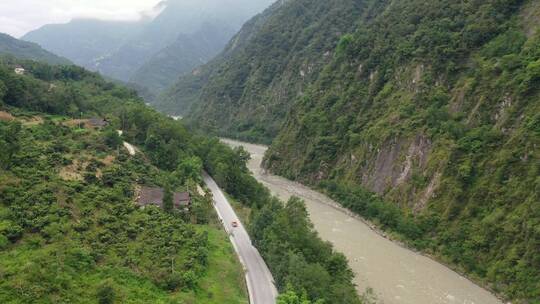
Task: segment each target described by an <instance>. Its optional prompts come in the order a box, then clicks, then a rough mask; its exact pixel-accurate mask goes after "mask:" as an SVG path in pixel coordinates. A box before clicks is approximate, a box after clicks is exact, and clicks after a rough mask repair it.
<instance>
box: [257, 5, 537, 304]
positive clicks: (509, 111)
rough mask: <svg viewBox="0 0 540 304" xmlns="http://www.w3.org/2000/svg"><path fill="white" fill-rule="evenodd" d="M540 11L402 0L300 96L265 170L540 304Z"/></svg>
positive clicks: (355, 37) (345, 45) (344, 44)
mask: <svg viewBox="0 0 540 304" xmlns="http://www.w3.org/2000/svg"><path fill="white" fill-rule="evenodd" d="M538 7H539V5H538V3H537V1H510V0H508V1H482V2H481V3H480V2H478V1H462V2H459V3H457V2H454V1H445V0H437V1H430V2H429V3H427V4H426V3H425V2H424V1H406V2H404V1H390V2H389V3H388V5H387V6H386V8H385V10H384V11H382V12H381V13H380V14H379V15H378V16H377V17H376V18H374V20H373V21H372V22H364V23H361V25H360V26H359V27H358V29H357V30H356V32H355V33H354V34H352V35H345V36H343V37H342V39H341V41H340V43H339V44H338V47H337V48H336V52H335V54H333V55H332V61H331V63H329V64H328V65H327V66H326V67H325V68H324V70H323V71H322V72H321V73H320V74H319V75H318V77H317V80H315V81H314V83H313V85H312V86H310V87H309V88H307V89H306V90H305V94H304V95H303V96H301V97H299V98H297V99H296V100H295V102H294V106H293V107H292V108H291V111H290V113H289V115H288V116H287V119H286V121H285V124H284V126H283V128H282V129H281V131H280V133H279V135H278V136H277V137H276V139H275V140H274V141H273V144H272V146H271V148H270V149H269V151H268V153H267V155H266V159H265V165H266V166H267V167H268V168H269V169H270V170H272V171H273V172H275V173H278V174H281V175H285V176H287V177H290V178H293V179H297V180H300V181H303V182H305V183H308V184H311V185H313V186H316V187H320V188H321V189H323V190H325V191H327V192H328V193H329V194H330V195H332V196H334V197H335V198H336V199H338V201H340V202H342V203H343V204H344V205H345V206H347V207H349V208H350V209H352V210H354V211H356V212H359V213H360V214H362V215H364V216H365V217H367V218H369V219H371V220H373V221H375V222H377V223H379V224H381V226H383V227H385V228H387V229H389V230H392V231H394V232H396V233H397V234H398V235H400V236H401V237H403V238H404V239H405V240H407V241H408V242H410V243H411V244H413V245H415V246H417V247H419V248H421V249H424V250H428V251H430V252H433V253H435V254H437V255H439V256H440V257H441V258H442V259H444V260H446V261H448V262H449V263H451V264H455V265H458V266H457V267H459V268H460V269H461V270H464V271H466V272H468V273H470V274H471V275H472V276H473V277H475V278H478V279H479V280H483V281H485V282H488V283H489V284H490V286H491V287H492V288H493V289H495V290H496V291H501V292H504V293H505V294H506V295H507V296H508V297H509V298H513V299H517V300H518V302H519V301H521V302H523V303H530V302H531V301H532V303H534V301H537V300H538V299H539V298H540V285H539V284H540V283H538V282H540V271H539V269H540V257H539V255H538V252H540V230H538V227H540V226H539V225H540V213H539V212H540V211H539V210H540V179H539V178H538V176H540V114H539V113H540V90H539V89H538V86H539V85H540V68H539V67H540V33H539V31H538V26H539V24H540V22H539V19H538V12H539V9H538ZM372 193H375V194H376V195H375V196H374V195H372ZM396 206H397V207H398V208H396Z"/></svg>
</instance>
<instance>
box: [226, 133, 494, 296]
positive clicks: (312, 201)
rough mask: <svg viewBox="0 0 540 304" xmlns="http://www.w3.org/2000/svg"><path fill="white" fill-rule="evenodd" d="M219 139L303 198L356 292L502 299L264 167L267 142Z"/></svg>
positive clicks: (274, 183)
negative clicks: (345, 262) (346, 269)
mask: <svg viewBox="0 0 540 304" xmlns="http://www.w3.org/2000/svg"><path fill="white" fill-rule="evenodd" d="M222 141H223V142H224V143H226V144H229V145H230V146H233V147H237V146H243V147H244V148H245V149H246V150H247V151H248V152H249V153H250V154H251V160H250V162H249V164H248V166H249V169H250V170H251V172H252V173H253V175H254V177H255V178H256V179H257V180H258V181H259V182H261V183H262V184H264V185H265V186H266V187H268V188H269V189H270V191H271V192H272V194H274V195H276V196H278V197H279V198H281V199H282V200H287V199H289V197H291V196H293V195H294V196H297V197H300V198H301V199H303V200H304V201H305V202H306V207H307V209H308V212H309V215H310V219H311V221H312V222H313V225H314V228H315V229H316V230H317V232H318V233H319V235H320V236H321V238H323V239H324V240H326V241H329V242H331V243H332V244H333V245H334V247H335V248H336V250H338V251H339V252H342V253H343V254H345V256H346V257H347V259H348V260H349V265H350V267H351V269H352V270H353V271H354V273H355V275H356V277H355V283H356V285H357V289H358V292H359V293H363V292H364V291H365V290H366V288H368V287H370V288H373V290H374V292H375V295H376V296H377V300H378V301H377V303H380V304H382V303H384V304H502V302H501V301H500V300H499V299H497V298H496V297H495V296H493V295H492V294H491V293H490V292H488V291H487V290H485V289H483V288H481V287H479V286H478V285H476V284H474V283H473V282H471V281H469V280H468V279H466V278H464V277H463V276H460V275H459V274H458V273H456V272H454V271H452V270H451V269H449V268H448V267H446V266H444V265H442V264H440V263H437V262H436V261H434V260H432V259H430V258H428V257H426V256H423V255H421V254H418V253H416V252H413V251H411V250H408V249H406V248H404V247H402V246H400V245H398V244H396V243H394V242H392V241H390V240H388V239H386V238H384V237H382V236H381V235H379V234H378V233H376V232H375V231H373V230H372V229H371V228H370V227H369V226H368V225H367V224H366V223H364V222H363V221H362V220H361V219H360V218H359V217H357V216H355V215H354V214H352V213H350V212H349V211H347V210H345V209H343V208H341V207H339V205H338V204H337V203H336V202H334V201H332V200H331V199H330V198H328V197H327V196H325V195H323V194H321V193H318V192H316V191H313V190H311V189H309V188H308V187H305V186H303V185H301V184H299V183H295V182H292V181H290V180H287V179H285V178H282V177H279V176H275V175H271V174H267V173H265V172H264V171H263V170H262V169H261V167H260V165H261V161H262V158H263V156H264V153H265V151H266V149H267V147H265V146H260V145H253V144H248V143H243V142H238V141H232V140H227V139H223V140H222ZM336 304H337V303H336Z"/></svg>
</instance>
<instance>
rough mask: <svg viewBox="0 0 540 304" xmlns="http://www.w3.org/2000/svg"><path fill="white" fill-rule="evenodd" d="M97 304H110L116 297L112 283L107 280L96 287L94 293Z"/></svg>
mask: <svg viewBox="0 0 540 304" xmlns="http://www.w3.org/2000/svg"><path fill="white" fill-rule="evenodd" d="M96 296H97V300H98V303H99V304H112V303H114V299H115V297H116V295H115V292H114V288H113V286H112V282H111V281H109V280H107V281H105V282H103V283H101V285H100V286H99V287H98V289H97V292H96Z"/></svg>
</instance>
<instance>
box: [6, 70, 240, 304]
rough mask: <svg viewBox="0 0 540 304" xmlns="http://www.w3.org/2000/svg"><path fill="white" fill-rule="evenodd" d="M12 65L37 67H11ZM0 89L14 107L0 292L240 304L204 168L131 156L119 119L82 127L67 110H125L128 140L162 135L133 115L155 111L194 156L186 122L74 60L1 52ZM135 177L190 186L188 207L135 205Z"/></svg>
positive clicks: (44, 299)
mask: <svg viewBox="0 0 540 304" xmlns="http://www.w3.org/2000/svg"><path fill="white" fill-rule="evenodd" d="M12 64H20V65H22V66H24V67H25V68H26V69H27V71H28V73H29V74H30V75H32V76H30V75H27V76H20V75H15V74H14V73H13V72H12V70H11V68H9V67H10V66H11V65H12ZM0 88H2V90H0V92H1V94H0V100H2V101H3V103H2V104H0V105H1V106H2V108H3V109H4V110H8V111H10V112H11V114H12V115H11V117H10V118H9V119H5V118H6V117H8V116H7V115H3V117H4V119H1V120H0V147H1V149H0V160H1V161H0V269H1V271H0V302H2V303H30V302H36V301H38V302H39V303H58V302H59V301H62V302H70V303H150V302H152V303H178V302H181V303H198V302H204V303H231V304H233V303H234V304H236V303H247V293H246V291H245V289H244V287H243V286H244V283H243V273H242V268H241V266H240V264H239V262H238V261H237V258H236V256H235V254H234V251H233V249H232V246H231V245H230V244H229V241H228V238H227V236H226V235H225V234H224V233H223V232H222V231H221V229H220V227H219V226H218V224H217V220H215V219H214V218H215V216H214V215H213V213H212V211H211V210H212V209H211V203H210V199H209V198H204V197H201V196H198V195H197V192H196V191H194V183H195V182H197V181H198V180H197V178H199V176H198V175H197V174H199V172H198V171H195V172H194V174H195V175H194V176H193V175H192V176H193V177H191V176H190V175H189V174H187V173H189V172H186V170H183V171H180V168H184V167H185V165H184V166H181V165H180V164H179V165H178V168H179V169H175V170H174V171H172V173H171V171H170V170H171V169H169V168H167V167H165V166H163V165H161V164H160V163H159V162H158V158H156V157H155V156H154V155H152V154H147V155H146V156H145V155H143V154H138V155H136V156H129V155H128V153H127V151H124V150H123V148H121V143H122V139H121V138H120V137H119V136H118V135H117V132H116V130H115V129H114V128H112V127H111V128H107V129H104V130H102V131H100V130H92V129H81V128H80V127H79V124H78V123H74V122H73V120H72V119H71V118H70V115H71V114H77V117H78V116H79V115H80V113H81V112H82V113H84V115H100V114H101V115H103V114H104V112H101V111H106V112H107V113H111V114H110V115H112V116H111V117H114V114H113V113H114V112H115V111H123V114H124V115H125V116H124V117H125V121H123V123H125V124H126V125H130V126H132V127H131V128H130V129H129V131H128V132H127V134H126V138H129V139H130V140H135V139H136V138H137V137H141V136H144V137H146V134H148V136H153V138H156V139H162V138H163V136H164V135H163V134H155V133H154V134H152V133H151V132H147V130H146V129H144V128H142V127H141V126H142V125H141V123H140V118H137V115H144V114H145V113H146V115H153V117H154V118H155V120H154V122H155V123H156V124H157V125H159V126H160V130H166V131H168V132H174V134H175V136H176V137H177V140H178V139H180V137H179V136H181V135H182V136H183V139H184V140H183V147H182V148H180V147H177V148H178V151H179V153H182V155H184V157H186V158H187V156H188V155H193V156H194V155H195V152H194V148H193V147H191V146H192V145H194V144H196V141H195V140H194V139H192V138H191V137H190V136H189V135H188V134H187V132H185V130H184V129H183V127H182V126H181V125H173V124H172V123H170V122H167V121H168V120H165V118H164V117H161V116H159V115H158V114H157V113H153V112H152V111H149V110H146V108H145V107H144V106H143V105H142V102H141V101H140V100H139V99H138V98H137V97H136V96H135V95H134V94H133V93H131V92H130V91H127V90H125V89H123V88H120V87H116V86H114V85H112V84H109V83H106V82H104V81H103V80H102V79H101V78H100V77H99V76H97V75H94V74H90V73H88V72H86V71H84V70H83V69H80V68H77V67H51V66H46V65H42V64H38V63H34V62H21V61H17V62H13V61H11V60H7V61H6V60H4V62H3V63H2V65H0ZM53 103H54V104H53ZM117 117H119V116H117ZM112 123H113V124H114V125H115V126H117V124H118V123H119V122H118V121H114V120H113V122H112ZM188 143H189V144H188ZM143 146H144V145H141V147H143ZM186 158H178V160H181V159H186ZM187 159H189V158H187ZM170 164H171V165H174V163H170ZM177 175H180V176H181V178H174V177H175V176H177ZM140 183H143V184H147V185H158V186H166V187H173V188H175V189H178V190H183V191H185V190H186V189H188V190H189V191H190V192H191V193H192V197H193V200H194V201H193V207H192V210H191V213H187V214H183V213H176V212H173V213H166V212H163V211H162V210H159V209H157V208H155V207H154V208H146V209H140V208H138V207H137V206H136V205H135V203H134V199H135V198H134V195H135V194H134V191H135V186H136V185H137V184H140Z"/></svg>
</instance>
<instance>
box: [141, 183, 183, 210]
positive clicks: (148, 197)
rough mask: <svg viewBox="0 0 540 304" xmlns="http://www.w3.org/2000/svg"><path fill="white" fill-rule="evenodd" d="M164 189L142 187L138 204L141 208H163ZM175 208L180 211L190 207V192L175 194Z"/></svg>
mask: <svg viewBox="0 0 540 304" xmlns="http://www.w3.org/2000/svg"><path fill="white" fill-rule="evenodd" d="M164 193H165V191H164V190H163V188H157V187H141V189H140V191H139V194H138V195H137V203H138V204H139V205H140V206H148V205H154V206H158V207H163V196H164ZM173 204H174V208H177V209H180V208H185V207H188V206H189V205H190V204H191V197H190V195H189V193H188V192H175V193H174V194H173Z"/></svg>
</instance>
